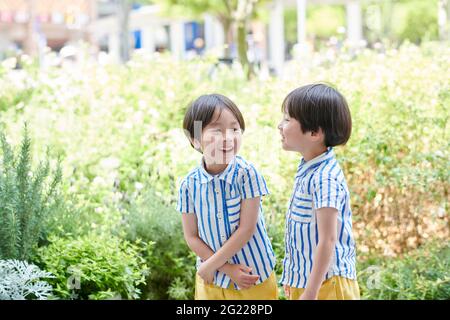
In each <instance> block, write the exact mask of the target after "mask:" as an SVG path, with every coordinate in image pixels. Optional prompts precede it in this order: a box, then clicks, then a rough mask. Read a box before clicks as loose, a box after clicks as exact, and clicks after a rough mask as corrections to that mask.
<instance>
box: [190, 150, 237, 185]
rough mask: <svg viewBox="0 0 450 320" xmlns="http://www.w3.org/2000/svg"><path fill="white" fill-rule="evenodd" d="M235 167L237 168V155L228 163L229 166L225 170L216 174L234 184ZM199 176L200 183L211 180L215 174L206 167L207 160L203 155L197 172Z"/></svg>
mask: <svg viewBox="0 0 450 320" xmlns="http://www.w3.org/2000/svg"><path fill="white" fill-rule="evenodd" d="M235 169H236V157H234V158H233V160H231V162H230V163H229V164H228V166H227V167H226V168H225V170H224V171H222V172H221V173H219V174H218V175H216V176H217V177H218V178H219V179H220V180H223V181H225V182H228V183H229V184H232V183H233V181H234V176H235V174H234V173H235ZM197 173H198V174H197V178H198V179H199V181H200V183H208V182H210V181H211V180H212V179H213V178H214V176H213V175H211V174H209V173H208V171H206V169H205V162H204V158H203V157H202V160H201V162H200V165H199V166H198V172H197Z"/></svg>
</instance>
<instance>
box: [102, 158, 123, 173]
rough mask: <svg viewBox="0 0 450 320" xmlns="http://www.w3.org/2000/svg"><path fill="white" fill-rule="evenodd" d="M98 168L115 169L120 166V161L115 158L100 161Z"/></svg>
mask: <svg viewBox="0 0 450 320" xmlns="http://www.w3.org/2000/svg"><path fill="white" fill-rule="evenodd" d="M100 166H101V167H102V168H103V169H106V170H113V169H117V168H118V167H119V166H120V160H119V159H117V158H115V157H109V158H105V159H103V160H102V161H100Z"/></svg>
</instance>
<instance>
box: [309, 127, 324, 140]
mask: <svg viewBox="0 0 450 320" xmlns="http://www.w3.org/2000/svg"><path fill="white" fill-rule="evenodd" d="M310 132H311V133H310V134H311V138H312V139H313V140H314V141H321V140H323V139H324V137H325V134H324V132H323V130H322V128H320V127H319V129H317V130H316V131H310Z"/></svg>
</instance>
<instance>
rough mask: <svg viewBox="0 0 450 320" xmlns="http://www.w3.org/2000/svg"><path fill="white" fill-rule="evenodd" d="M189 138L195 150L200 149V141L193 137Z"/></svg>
mask: <svg viewBox="0 0 450 320" xmlns="http://www.w3.org/2000/svg"><path fill="white" fill-rule="evenodd" d="M189 140H190V141H191V144H192V145H193V146H194V149H195V150H197V151H200V152H201V151H202V144H201V143H200V141H198V140H197V139H194V138H189Z"/></svg>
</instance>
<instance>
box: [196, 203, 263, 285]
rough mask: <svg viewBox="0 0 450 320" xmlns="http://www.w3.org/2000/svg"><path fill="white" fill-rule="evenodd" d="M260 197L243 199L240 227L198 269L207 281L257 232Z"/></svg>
mask: <svg viewBox="0 0 450 320" xmlns="http://www.w3.org/2000/svg"><path fill="white" fill-rule="evenodd" d="M260 199H261V197H255V198H250V199H243V200H242V202H241V216H240V223H239V227H238V228H237V230H236V231H235V232H234V233H233V234H232V235H231V237H230V238H229V239H228V240H227V241H226V242H225V244H224V245H223V246H222V247H221V248H220V249H219V250H218V251H217V252H216V253H215V254H214V255H213V256H212V257H210V258H209V259H208V260H207V261H205V262H204V263H203V264H202V265H201V266H200V269H199V270H198V273H199V275H200V276H201V277H202V278H203V279H204V280H205V281H206V282H210V281H212V279H213V277H214V272H215V271H216V270H218V269H219V268H221V267H222V266H223V265H224V264H226V263H227V261H228V259H230V258H231V257H232V256H234V255H235V254H236V252H238V251H239V250H240V249H241V248H242V247H243V246H244V245H245V244H246V243H247V242H248V241H249V240H250V239H251V237H252V236H253V234H254V233H255V231H256V224H257V222H258V215H259V205H260ZM256 277H257V276H256ZM256 279H258V278H256Z"/></svg>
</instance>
